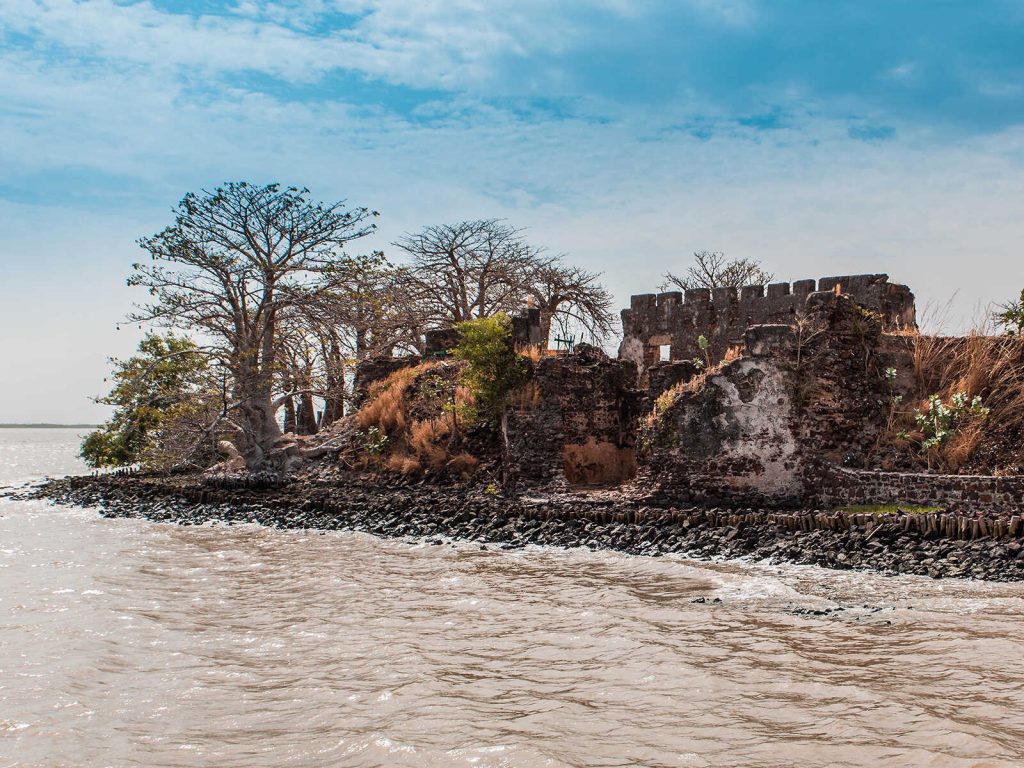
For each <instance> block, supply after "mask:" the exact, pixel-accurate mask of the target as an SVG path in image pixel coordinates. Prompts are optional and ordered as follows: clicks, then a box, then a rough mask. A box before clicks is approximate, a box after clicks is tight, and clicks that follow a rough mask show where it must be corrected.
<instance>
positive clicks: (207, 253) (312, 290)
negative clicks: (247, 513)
mask: <svg viewBox="0 0 1024 768" xmlns="http://www.w3.org/2000/svg"><path fill="white" fill-rule="evenodd" d="M375 215H376V213H375V212H373V211H370V210H369V209H367V208H353V209H347V208H346V207H345V204H344V202H343V201H341V202H335V203H329V204H325V203H320V202H316V201H314V200H312V199H311V198H310V196H309V191H308V190H306V189H298V188H296V187H287V188H282V187H280V186H279V185H278V184H268V185H265V186H257V185H251V184H248V183H246V182H238V183H229V184H226V185H225V186H223V187H218V188H217V189H215V190H214V191H212V192H206V191H204V192H203V193H202V194H198V195H197V194H194V193H190V194H188V195H186V196H185V197H184V198H183V199H182V201H181V202H180V203H179V204H178V206H177V208H176V209H175V220H174V223H173V224H172V225H170V226H169V227H167V228H166V229H164V230H163V231H161V232H158V233H157V234H155V235H152V236H150V237H145V238H142V239H141V240H140V241H139V245H140V246H141V247H142V248H143V249H145V250H146V251H148V252H149V255H150V262H149V263H138V264H135V265H133V269H134V274H133V275H132V276H131V277H130V278H129V280H128V283H129V285H136V286H141V287H143V288H146V289H147V290H148V291H149V294H150V296H151V297H152V300H151V302H150V303H149V304H146V305H144V306H143V307H140V309H139V311H138V312H136V313H135V314H133V315H132V316H131V319H132V320H133V321H138V322H155V323H158V324H163V325H166V326H169V327H172V328H185V329H189V330H190V331H193V332H198V333H200V334H201V335H202V337H203V338H204V339H206V340H208V344H207V345H206V349H207V351H209V352H210V353H211V354H213V355H215V356H216V357H217V358H218V359H220V360H221V361H222V362H223V364H224V365H225V366H226V367H227V368H228V369H229V370H230V372H231V377H232V383H233V392H232V402H231V403H230V404H229V406H228V409H229V411H231V414H230V417H229V419H228V420H227V421H228V423H230V424H231V425H233V426H234V427H235V428H236V429H237V431H238V433H239V434H238V438H239V441H240V442H241V444H242V445H241V446H240V448H241V450H242V453H243V454H244V455H245V457H246V462H247V464H248V465H249V466H250V467H256V466H259V465H261V464H263V463H264V462H266V461H268V460H270V459H271V458H272V456H271V454H272V453H273V452H274V447H275V443H277V441H278V440H279V439H280V437H281V436H282V431H281V425H280V424H279V423H278V421H277V419H276V411H277V409H278V408H279V407H280V405H282V404H283V401H281V400H279V399H275V387H277V386H278V385H279V383H280V379H279V376H278V374H279V372H280V367H279V362H280V360H279V354H280V344H279V338H278V333H279V328H280V326H281V324H282V323H283V322H284V321H285V319H286V318H287V317H288V316H294V315H298V314H300V311H301V310H302V309H304V308H308V307H311V306H313V305H315V304H317V303H319V302H321V301H325V300H327V299H328V298H329V297H330V295H331V292H332V290H334V289H336V288H338V287H339V286H340V285H341V284H342V283H343V280H342V274H343V272H342V271H341V270H339V269H338V267H339V264H341V263H343V262H344V260H345V259H346V256H345V254H344V252H343V248H344V246H345V245H346V244H347V243H349V242H351V241H352V240H355V239H357V238H361V237H364V236H366V235H368V234H369V233H370V232H372V231H373V229H374V226H375V225H374V224H373V223H372V218H373V217H374V216H375ZM276 392H277V394H278V395H279V396H280V397H287V393H282V392H280V388H279V387H278V388H277V390H276ZM278 458H279V457H278Z"/></svg>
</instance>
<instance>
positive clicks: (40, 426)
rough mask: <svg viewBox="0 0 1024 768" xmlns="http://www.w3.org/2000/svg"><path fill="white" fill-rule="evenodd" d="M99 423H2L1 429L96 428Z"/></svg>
mask: <svg viewBox="0 0 1024 768" xmlns="http://www.w3.org/2000/svg"><path fill="white" fill-rule="evenodd" d="M98 426H99V424H0V429H96V428H97V427H98Z"/></svg>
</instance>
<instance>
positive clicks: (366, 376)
mask: <svg viewBox="0 0 1024 768" xmlns="http://www.w3.org/2000/svg"><path fill="white" fill-rule="evenodd" d="M420 362H421V358H420V356H419V355H405V356H404V357H371V358H367V359H366V360H363V361H361V362H360V363H359V365H358V366H356V373H355V378H354V380H353V382H352V393H353V395H354V398H353V399H354V400H355V402H356V404H357V405H358V404H359V403H360V402H362V400H363V399H364V398H365V397H366V393H367V392H368V391H369V389H370V387H371V386H372V385H373V384H376V383H377V382H378V381H383V380H384V379H386V378H387V377H388V376H390V375H391V374H392V373H394V372H395V371H400V370H402V369H403V368H412V367H413V366H416V365H419V364H420Z"/></svg>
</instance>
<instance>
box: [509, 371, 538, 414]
mask: <svg viewBox="0 0 1024 768" xmlns="http://www.w3.org/2000/svg"><path fill="white" fill-rule="evenodd" d="M508 402H509V405H510V406H512V407H513V408H515V409H517V410H520V411H535V410H537V408H538V407H540V387H539V386H537V382H536V381H534V380H533V379H531V380H530V381H527V382H526V383H525V384H523V385H522V386H521V387H518V388H517V389H515V390H513V391H512V392H510V393H509V396H508Z"/></svg>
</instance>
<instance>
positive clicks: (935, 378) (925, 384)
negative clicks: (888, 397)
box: [894, 329, 1024, 472]
mask: <svg viewBox="0 0 1024 768" xmlns="http://www.w3.org/2000/svg"><path fill="white" fill-rule="evenodd" d="M986 334H987V329H980V330H975V331H973V332H971V333H970V334H968V335H967V336H962V337H955V336H923V335H921V334H911V333H907V334H900V335H901V336H905V337H906V338H907V343H908V344H911V345H912V346H911V359H912V361H913V368H914V371H913V372H914V377H913V392H912V393H911V397H910V399H909V402H918V403H922V404H923V403H926V401H927V398H928V397H929V396H931V395H933V394H937V395H939V397H941V398H942V399H943V401H948V399H949V398H950V397H951V396H952V395H953V394H955V393H957V392H963V393H964V394H966V395H967V396H968V398H973V397H975V396H978V397H980V398H981V400H982V403H983V404H984V405H985V407H987V408H988V409H989V414H988V416H986V417H984V418H979V419H973V420H971V421H969V422H968V423H967V424H965V425H964V426H962V427H961V428H960V429H959V430H958V432H957V433H956V434H955V435H953V436H952V437H950V438H949V440H948V441H947V442H946V443H945V444H944V445H942V446H939V447H937V448H935V449H933V450H932V451H931V452H930V453H929V463H930V464H931V463H934V464H935V465H937V466H939V467H941V468H944V469H946V470H949V471H953V472H955V471H958V470H960V469H961V468H963V467H964V466H966V465H968V464H969V462H970V460H971V457H972V456H973V455H974V454H975V452H976V450H977V449H978V448H979V447H980V446H982V445H983V444H984V442H985V441H986V439H990V438H991V437H992V435H993V434H994V433H995V432H997V431H998V432H1002V433H1006V434H1010V435H1024V339H1021V338H1018V337H1008V336H989V335H986ZM901 417H902V424H899V423H897V424H895V425H894V427H900V426H902V427H903V428H906V429H908V430H910V431H912V430H913V429H914V424H913V413H912V412H909V411H908V412H905V413H903V414H901Z"/></svg>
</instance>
